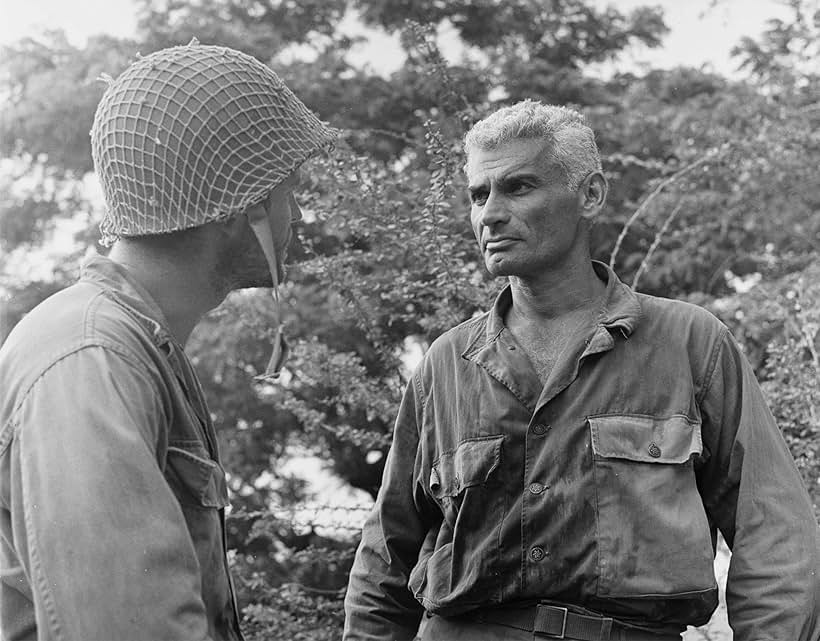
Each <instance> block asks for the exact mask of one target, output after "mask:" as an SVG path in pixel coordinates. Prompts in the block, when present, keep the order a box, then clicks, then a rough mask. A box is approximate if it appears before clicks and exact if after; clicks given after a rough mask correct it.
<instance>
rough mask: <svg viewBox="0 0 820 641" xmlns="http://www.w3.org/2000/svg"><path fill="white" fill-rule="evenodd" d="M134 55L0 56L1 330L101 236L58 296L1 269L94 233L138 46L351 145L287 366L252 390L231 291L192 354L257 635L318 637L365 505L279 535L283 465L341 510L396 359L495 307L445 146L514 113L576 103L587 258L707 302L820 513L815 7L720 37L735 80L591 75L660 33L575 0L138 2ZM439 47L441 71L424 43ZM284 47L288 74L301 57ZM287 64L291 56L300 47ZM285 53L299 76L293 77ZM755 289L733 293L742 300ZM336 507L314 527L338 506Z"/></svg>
mask: <svg viewBox="0 0 820 641" xmlns="http://www.w3.org/2000/svg"><path fill="white" fill-rule="evenodd" d="M135 1H136V2H137V6H138V12H139V27H138V33H137V36H136V38H135V39H134V40H117V39H113V38H109V37H95V38H92V39H90V40H89V41H88V43H87V44H86V45H85V46H83V47H78V46H75V45H71V44H69V43H68V42H67V41H66V39H65V37H64V36H63V35H61V34H59V33H50V34H45V35H44V36H43V37H42V38H37V39H27V40H24V41H21V42H20V43H17V44H16V45H14V46H12V47H9V48H7V49H6V50H5V51H4V55H3V56H2V59H1V61H0V73H1V74H2V75H1V76H0V82H1V83H2V84H1V85H0V86H2V94H3V96H4V98H5V99H6V104H7V105H8V108H7V109H5V110H4V113H3V116H2V118H0V150H2V152H3V154H4V156H5V158H6V160H5V164H4V167H6V168H7V169H8V172H7V173H9V174H10V175H11V176H12V179H6V180H5V182H2V183H0V190H2V194H3V196H4V197H3V198H2V202H0V241H1V242H2V249H3V254H2V255H0V266H2V267H3V271H2V281H0V288H2V296H3V297H4V301H5V304H4V305H3V314H2V323H0V330H2V336H0V337H4V336H5V335H6V333H7V332H8V331H9V329H10V328H11V326H12V325H13V324H14V322H16V320H18V319H19V318H20V317H21V316H22V315H23V314H24V313H25V312H26V311H27V310H28V309H30V308H31V307H33V306H34V305H35V304H36V303H37V302H39V300H42V298H44V297H45V296H46V295H48V294H50V293H51V292H53V291H54V290H55V289H57V288H58V287H60V286H62V285H64V284H66V283H67V282H70V281H71V280H72V279H73V278H74V275H75V273H76V266H77V262H78V260H79V256H80V255H82V253H83V252H84V251H85V249H86V248H87V247H90V246H91V245H93V244H94V242H95V241H96V239H97V237H98V236H97V232H96V231H95V230H94V228H93V227H90V226H89V228H88V230H85V231H83V232H81V233H80V234H79V235H78V236H77V238H76V239H75V241H76V242H75V243H74V245H73V246H72V247H71V248H70V249H69V250H67V251H66V255H65V257H64V259H63V261H62V262H61V263H60V265H59V266H58V268H57V269H55V271H54V274H53V277H52V278H51V279H50V280H48V281H45V282H39V280H38V279H35V278H33V277H31V276H29V275H28V274H26V273H25V272H23V273H20V271H19V270H16V271H15V270H12V269H11V267H12V260H11V257H12V256H15V255H16V256H18V257H19V255H20V254H21V252H22V253H31V252H33V251H35V250H37V249H38V248H40V247H42V246H44V245H47V244H49V243H53V242H54V233H55V230H58V229H59V224H58V223H59V221H60V220H67V219H71V218H76V217H77V216H79V217H80V218H81V219H82V216H86V215H88V214H89V213H90V212H93V213H96V214H97V215H98V214H99V209H100V207H101V205H100V203H99V202H97V201H95V200H94V199H93V198H92V197H91V196H89V195H88V193H87V191H86V190H84V189H82V188H81V187H82V184H81V183H80V182H79V181H80V180H82V179H83V178H84V176H85V174H87V172H89V171H90V170H91V161H90V150H89V145H88V130H89V128H90V125H91V120H92V117H93V111H94V107H95V105H96V102H97V100H98V99H99V97H100V95H101V93H102V90H103V85H102V84H100V83H99V82H97V81H96V78H98V77H99V76H100V75H101V74H105V73H107V74H110V75H116V74H117V73H119V72H120V71H121V70H122V69H124V68H125V66H126V65H127V64H128V62H129V61H130V60H131V59H133V57H134V56H135V55H136V54H137V52H142V53H143V54H145V53H148V52H150V51H153V50H155V49H157V48H161V47H164V46H169V45H177V44H185V43H187V42H188V41H189V40H190V39H191V37H193V36H196V37H197V38H198V39H199V40H200V41H201V42H203V43H207V44H220V45H226V46H232V47H236V48H239V49H242V50H245V51H247V52H249V53H251V54H252V55H254V56H256V57H258V58H259V59H260V60H263V61H265V62H269V63H270V64H272V65H273V66H274V68H275V69H276V70H277V72H279V73H280V74H281V75H282V76H283V77H284V78H285V79H286V81H287V82H288V84H289V85H290V86H291V87H292V88H293V89H294V91H295V92H296V93H297V94H298V95H299V96H300V97H302V98H303V99H304V100H305V102H306V103H307V104H308V105H309V106H310V107H311V108H312V109H314V110H316V111H317V112H318V113H319V114H320V115H321V116H322V117H323V118H324V119H326V120H329V121H331V123H332V124H333V125H335V126H337V127H341V128H343V129H344V131H345V133H344V139H343V141H342V142H341V143H340V144H339V146H338V147H337V149H336V151H335V152H334V153H333V154H332V155H331V156H329V157H327V158H320V159H317V160H316V161H314V162H313V163H312V164H311V165H310V167H309V168H308V169H309V173H310V177H309V180H308V181H307V184H306V185H305V186H304V188H303V193H301V194H300V202H301V203H302V204H303V209H304V210H305V211H306V214H307V215H306V220H305V222H303V223H302V224H301V225H300V227H299V229H298V234H297V235H298V238H297V241H296V242H295V244H294V247H293V248H292V251H291V254H292V256H293V259H292V260H293V263H294V264H293V265H292V267H291V269H290V274H289V282H288V284H287V286H286V287H285V288H284V291H283V294H284V300H285V303H286V308H285V318H286V323H287V328H288V329H287V333H288V336H289V339H290V342H291V345H292V357H291V359H290V361H289V362H288V364H287V369H286V372H285V374H284V376H283V377H282V379H281V380H280V381H268V380H260V379H259V378H258V376H259V374H261V373H262V372H263V371H264V367H265V365H266V363H267V358H268V356H269V353H270V352H269V350H270V339H271V336H270V332H271V330H270V317H271V312H272V304H273V302H272V300H271V298H270V295H269V292H265V291H243V292H236V293H235V294H233V295H231V296H230V297H229V299H228V301H226V303H225V304H223V305H222V306H221V307H220V308H219V309H218V310H216V311H215V312H214V313H213V314H211V315H210V316H209V317H208V318H207V319H206V320H205V321H204V322H203V323H202V324H201V325H200V326H199V327H198V329H197V330H196V332H195V333H194V335H193V336H192V338H191V340H190V342H189V345H188V350H189V352H190V353H191V354H192V355H193V358H194V361H195V365H196V367H197V369H198V371H199V373H200V376H201V378H202V381H203V385H204V387H205V393H206V395H207V397H208V398H209V400H210V404H211V409H212V412H213V415H214V420H215V423H216V425H217V428H218V431H219V434H220V439H221V441H222V451H223V453H224V456H225V459H226V460H225V466H226V468H227V469H228V470H229V471H230V479H229V485H230V488H231V491H232V493H233V504H234V512H233V515H232V517H231V519H230V521H229V544H230V547H231V548H232V549H233V550H234V552H233V556H232V561H233V564H234V568H235V571H236V573H237V575H238V581H237V583H238V588H239V593H240V601H241V604H242V606H243V608H244V612H245V616H246V625H247V627H248V630H249V632H250V638H252V639H277V638H281V639H302V638H303V639H317V640H319V639H325V638H328V639H329V638H336V637H338V634H339V626H340V625H341V597H342V596H343V591H344V586H345V583H346V574H347V571H348V570H349V566H350V562H351V559H352V549H353V546H354V545H355V542H356V539H355V532H356V528H357V526H358V524H359V523H360V522H361V514H362V511H361V510H353V511H348V512H346V511H344V510H343V509H341V507H342V506H338V505H336V506H333V507H334V509H335V510H336V511H337V512H338V514H340V515H341V517H340V518H339V519H338V521H339V522H338V523H337V524H336V525H338V526H340V527H338V528H336V530H335V531H334V530H333V528H323V527H321V526H320V525H319V524H318V522H313V521H312V519H313V517H310V516H309V517H307V520H305V518H303V517H297V516H296V514H297V511H298V509H299V506H300V505H302V504H303V502H304V501H305V500H307V499H311V498H312V499H313V500H314V501H315V502H318V503H319V504H323V505H331V504H332V503H333V502H334V498H333V497H332V496H311V493H312V492H313V490H312V489H311V487H310V485H309V484H308V483H306V482H305V481H304V480H301V479H300V478H299V477H298V476H294V475H293V474H291V473H290V472H288V469H289V468H288V463H289V461H292V460H293V457H294V456H295V453H300V454H308V455H313V456H315V457H319V458H320V459H321V460H322V461H324V462H325V466H326V469H327V470H328V472H330V473H332V474H333V475H334V477H336V478H339V479H341V481H342V482H344V483H345V484H346V485H347V486H348V487H350V488H356V489H358V490H360V491H361V492H362V493H363V494H361V496H368V495H369V496H370V497H371V498H372V497H374V496H375V494H376V492H377V491H378V486H379V481H380V477H381V472H382V468H383V465H384V459H385V454H386V452H387V448H388V444H389V438H390V434H391V430H392V422H393V418H394V415H395V411H396V408H397V404H398V402H399V399H400V396H401V392H402V388H403V386H404V384H405V382H406V380H407V376H408V372H409V368H410V367H412V363H409V362H408V357H409V355H411V354H412V353H414V350H415V351H418V350H423V349H425V348H426V347H427V346H428V345H429V344H430V342H431V341H432V340H434V339H435V338H436V337H437V336H438V335H439V334H440V333H441V332H443V331H445V330H446V329H448V328H449V327H451V326H453V325H454V324H456V323H458V322H460V321H462V320H464V319H466V318H469V317H470V316H471V315H473V314H474V313H476V312H477V311H478V310H482V309H484V308H486V306H487V305H488V303H489V301H491V300H492V298H493V297H494V295H495V293H496V292H497V290H498V289H499V286H500V284H499V283H495V282H492V281H491V280H490V279H489V278H488V276H487V274H486V273H485V272H484V270H483V267H482V265H481V262H480V260H479V256H478V254H477V252H476V251H475V248H474V240H473V238H472V233H471V231H470V228H469V224H468V211H469V207H468V203H467V200H466V197H465V195H464V180H463V177H462V169H461V168H462V166H463V163H464V158H463V155H462V151H461V138H462V136H463V134H464V132H465V131H466V129H467V128H468V127H469V126H470V124H471V123H473V122H475V121H476V120H477V119H478V118H481V117H482V116H484V115H486V114H488V113H490V112H491V111H493V110H495V109H496V108H497V107H498V106H500V105H501V104H506V103H508V102H511V101H515V100H518V99H520V98H523V97H531V98H536V99H540V100H542V101H545V102H559V103H570V104H572V105H575V106H576V107H578V108H580V109H582V110H583V111H584V112H585V113H586V114H587V115H588V117H589V119H590V121H591V123H592V125H593V127H594V128H595V129H596V131H597V132H598V142H599V145H600V148H601V151H602V154H603V156H604V165H605V170H606V172H607V174H608V176H609V179H610V183H611V191H610V198H609V202H608V205H607V209H606V213H605V214H604V216H603V217H602V218H603V219H602V220H601V222H600V223H599V224H598V225H597V227H596V228H595V230H594V238H593V241H594V243H593V244H594V253H595V255H596V257H597V258H599V259H601V260H604V261H607V262H612V264H613V265H614V266H615V267H616V269H617V271H618V272H619V274H620V275H621V277H622V278H623V279H624V280H625V281H626V282H628V283H630V282H631V283H633V285H634V286H635V287H637V288H639V289H641V290H642V291H647V292H651V293H654V294H658V295H663V296H674V297H682V298H687V299H689V300H692V301H694V302H697V303H700V304H702V305H705V306H707V307H709V308H710V309H712V310H713V311H714V312H715V313H717V314H718V315H719V316H720V317H721V318H722V319H723V320H724V321H725V322H727V323H728V324H729V325H730V326H731V327H732V328H733V331H734V332H735V335H736V336H738V338H739V339H740V340H741V342H742V344H743V345H744V347H745V349H746V351H747V354H748V355H749V356H750V358H751V360H752V363H753V364H754V366H755V368H756V370H757V373H758V375H759V377H760V379H761V381H762V382H763V385H764V387H765V390H766V392H767V395H768V397H769V400H770V403H771V406H772V409H773V411H774V413H775V415H776V416H777V418H778V420H779V421H780V425H781V426H782V428H783V430H784V434H785V435H786V438H787V441H788V443H789V446H790V447H791V449H792V452H793V454H794V455H795V457H796V460H797V461H798V465H799V466H800V468H801V472H802V473H803V475H804V479H805V481H806V483H807V486H808V487H809V489H810V491H811V492H812V495H813V497H814V498H815V500H817V497H818V496H820V463H819V462H818V456H817V446H816V442H817V432H818V429H820V419H818V411H820V398H818V389H820V386H818V383H820V380H818V375H819V374H820V362H819V361H818V357H817V354H818V350H820V339H819V338H818V327H820V318H819V317H818V311H817V310H818V309H820V292H819V291H818V289H817V285H816V283H817V282H818V276H819V275H820V274H818V272H817V268H816V267H815V266H814V264H813V258H814V256H815V252H816V250H817V248H818V241H819V240H820V206H819V205H820V202H818V200H820V195H818V191H817V188H816V176H815V173H816V167H817V165H818V164H820V137H818V133H817V132H818V131H820V126H819V125H820V122H818V120H820V108H819V107H818V103H817V98H816V97H817V95H818V94H819V93H820V92H818V76H817V74H816V71H815V69H814V68H813V67H812V66H811V65H809V64H805V61H806V60H807V59H808V56H809V55H810V54H811V52H813V51H816V48H817V43H818V33H817V30H816V27H813V26H811V21H810V20H808V18H807V16H808V13H809V10H810V8H811V7H812V6H813V5H812V3H811V2H806V1H805V0H804V1H803V2H800V1H799V0H790V3H791V4H790V6H791V8H792V15H793V18H792V20H791V21H788V20H780V21H772V22H771V23H770V24H769V25H768V28H767V31H766V32H765V33H763V34H761V36H760V38H758V39H746V40H744V41H742V42H741V43H739V44H738V46H737V48H736V55H737V56H738V60H739V62H740V64H741V67H742V68H744V69H746V70H747V76H746V78H745V79H743V80H730V79H728V78H725V77H722V76H719V75H716V74H713V73H708V72H704V71H702V70H697V69H692V68H684V67H681V68H676V69H670V70H659V69H656V70H651V71H648V72H646V73H643V74H640V75H638V74H635V73H630V72H619V73H615V74H614V75H611V76H610V77H605V78H604V77H600V76H596V75H593V74H592V73H591V71H590V70H591V68H592V67H591V65H593V64H594V63H599V62H601V61H616V62H617V60H618V59H619V56H620V55H622V54H623V53H624V52H625V51H626V50H627V49H628V48H629V47H630V46H632V45H634V44H642V45H645V46H650V47H651V46H655V45H657V44H658V43H660V41H661V39H662V37H663V36H664V34H665V33H666V31H667V28H666V26H665V24H664V22H663V16H662V14H661V12H660V10H659V9H657V8H648V7H644V8H639V9H636V10H634V11H633V12H631V13H630V14H623V13H621V12H619V11H617V10H616V9H613V8H611V7H610V8H606V9H600V8H596V7H597V5H595V4H593V3H592V2H588V1H585V0H552V1H551V2H537V1H535V0H516V1H514V2H505V3H499V2H496V1H495V0H480V1H476V0H471V1H470V2H466V1H456V2H438V1H434V0H419V1H417V2H412V3H408V2H397V1H395V0H351V1H350V2H346V1H343V0H333V1H332V2H325V1H321V2H320V1H311V2H298V3H297V2H292V1H290V0H266V1H262V0H219V1H217V2H204V1H203V2H179V1H177V0H165V1H156V0H135ZM351 12H352V14H353V15H358V16H359V18H360V19H361V20H362V21H363V22H364V23H366V24H367V25H369V26H370V27H371V28H373V29H377V30H382V31H386V32H390V33H393V32H399V33H400V43H401V47H402V48H403V53H404V55H405V61H404V64H403V65H402V66H401V68H399V69H398V70H397V71H395V72H393V73H392V74H390V75H387V76H381V75H378V74H376V73H374V72H373V71H372V70H371V69H369V68H358V67H355V66H354V65H352V64H351V62H350V52H351V49H352V47H353V46H354V44H355V43H354V42H353V41H352V40H351V39H350V38H348V37H346V36H344V35H341V33H340V23H342V21H343V20H345V19H349V17H350V15H351ZM443 28H448V29H450V30H451V31H452V32H453V33H455V34H457V36H458V38H459V39H460V42H461V46H462V49H463V55H462V56H461V57H460V59H459V60H457V61H450V60H446V59H445V58H444V57H443V56H442V54H441V52H440V51H439V48H438V45H437V40H436V34H437V33H438V32H440V31H441V30H442V29H443ZM297 45H298V46H299V50H300V51H301V53H302V55H303V58H300V57H299V56H294V50H295V47H296V46H297ZM305 49H307V52H306V51H305ZM305 57H306V58H307V59H305ZM755 282H757V283H758V284H757V286H755V287H752V288H751V289H749V290H748V291H746V286H747V285H748V284H750V283H755ZM335 513H336V512H334V514H335Z"/></svg>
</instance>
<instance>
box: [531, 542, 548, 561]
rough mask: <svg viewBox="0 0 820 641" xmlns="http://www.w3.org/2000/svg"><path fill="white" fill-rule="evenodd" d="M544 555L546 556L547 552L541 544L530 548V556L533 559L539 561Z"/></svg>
mask: <svg viewBox="0 0 820 641" xmlns="http://www.w3.org/2000/svg"><path fill="white" fill-rule="evenodd" d="M545 556H547V553H546V552H545V551H544V548H542V547H541V546H538V545H536V546H535V547H534V548H532V549H531V550H530V558H531V559H532V560H533V561H540V560H541V559H543V558H544V557H545Z"/></svg>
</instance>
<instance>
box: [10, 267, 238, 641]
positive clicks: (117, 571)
mask: <svg viewBox="0 0 820 641" xmlns="http://www.w3.org/2000/svg"><path fill="white" fill-rule="evenodd" d="M227 505H228V493H227V487H226V483H225V473H224V471H223V469H222V467H221V464H220V461H219V452H218V449H217V441H216V434H215V432H214V428H213V425H212V423H211V419H210V415H209V413H208V410H207V408H206V405H205V402H204V400H203V397H202V391H201V388H200V385H199V382H198V380H197V377H196V374H195V373H194V370H193V368H192V367H191V364H190V362H189V361H188V358H187V356H186V355H185V353H184V352H183V350H182V347H181V346H180V345H179V344H178V343H177V342H176V341H175V340H174V338H173V337H172V336H171V334H170V332H169V330H168V327H167V323H166V322H165V320H164V317H163V314H162V312H161V311H160V309H159V307H158V306H157V305H156V303H155V302H154V301H153V300H152V298H151V296H150V295H149V294H148V292H146V291H145V290H144V289H143V288H142V287H141V286H140V285H139V283H137V282H136V280H135V279H133V277H131V276H130V275H129V274H128V272H127V271H126V270H125V269H124V268H123V267H121V266H119V265H117V264H116V263H114V262H112V261H110V260H108V259H107V258H104V257H101V256H99V257H94V258H92V259H90V260H88V261H87V262H86V263H85V264H84V266H83V268H82V274H81V278H80V281H79V282H78V283H77V284H75V285H73V286H71V287H69V288H67V289H65V290H63V291H62V292H59V293H57V294H55V295H54V296H52V297H50V298H49V299H47V300H46V301H44V302H43V303H42V304H40V305H39V306H38V307H37V308H35V309H34V310H33V311H32V312H30V313H29V314H28V315H27V317H26V318H24V319H23V320H22V321H21V322H20V323H19V324H18V326H17V327H16V328H15V329H14V330H13V331H12V333H11V334H10V335H9V337H8V339H7V340H6V341H5V343H4V344H3V347H2V349H1V350H0V631H2V634H0V636H2V638H3V639H5V640H6V641H33V640H35V639H36V640H37V641H74V640H76V641H91V640H103V639H105V640H114V639H117V640H137V639H151V640H152V641H161V640H167V641H185V640H188V639H190V640H191V641H193V640H196V641H202V640H205V639H207V640H213V641H217V640H219V641H237V640H239V639H241V633H240V631H239V626H238V616H237V611H236V605H235V602H234V597H233V588H232V584H231V579H230V575H229V571H228V563H227V557H226V547H225V527H224V509H225V507H226V506H227Z"/></svg>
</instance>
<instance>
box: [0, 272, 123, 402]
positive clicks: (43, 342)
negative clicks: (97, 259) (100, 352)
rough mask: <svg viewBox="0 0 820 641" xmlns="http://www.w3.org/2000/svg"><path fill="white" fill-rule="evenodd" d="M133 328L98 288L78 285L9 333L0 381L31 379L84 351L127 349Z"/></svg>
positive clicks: (0, 357)
mask: <svg viewBox="0 0 820 641" xmlns="http://www.w3.org/2000/svg"><path fill="white" fill-rule="evenodd" d="M138 331H139V327H138V325H137V323H136V322H135V321H134V320H132V319H131V318H130V317H129V316H128V314H127V312H126V311H125V310H124V309H123V308H122V307H121V306H120V305H118V304H117V303H116V302H115V301H114V300H113V299H112V298H111V297H110V296H108V295H106V292H105V290H104V289H103V288H101V287H99V286H97V285H95V284H93V283H89V282H86V281H79V282H77V283H75V284H73V285H71V286H69V287H66V288H65V289H63V290H60V291H59V292H56V293H55V294H52V295H51V296H49V297H48V298H46V299H45V300H44V301H42V302H41V303H40V304H39V305H37V306H36V307H35V308H34V309H32V310H31V311H30V312H29V313H28V314H26V315H25V316H24V317H23V318H22V319H21V320H20V322H19V323H17V325H16V326H15V327H14V328H13V329H12V331H11V332H10V333H9V335H8V337H7V338H6V340H5V341H4V343H3V345H2V347H0V380H2V381H3V384H9V385H11V384H12V383H11V382H12V381H13V382H15V383H18V384H19V383H23V384H24V386H25V381H26V380H34V379H36V378H37V377H39V376H41V375H42V374H43V372H45V371H46V370H48V369H49V368H50V367H51V366H52V365H53V364H54V363H56V362H57V361H59V360H60V359H62V358H65V357H66V356H68V355H69V354H73V353H75V352H78V351H80V350H83V349H84V348H88V347H103V348H105V347H112V348H114V349H115V350H116V349H117V348H118V347H119V346H123V345H126V344H128V342H129V335H133V336H136V332H138Z"/></svg>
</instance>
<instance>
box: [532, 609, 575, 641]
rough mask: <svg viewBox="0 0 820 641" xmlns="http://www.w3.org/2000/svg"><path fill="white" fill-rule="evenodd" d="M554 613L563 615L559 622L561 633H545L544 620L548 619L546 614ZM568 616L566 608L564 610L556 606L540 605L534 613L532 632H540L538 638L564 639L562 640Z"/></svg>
mask: <svg viewBox="0 0 820 641" xmlns="http://www.w3.org/2000/svg"><path fill="white" fill-rule="evenodd" d="M542 608H543V609H542ZM556 611H559V612H561V614H562V615H563V618H562V620H561V632H551V631H550V632H546V630H545V627H546V626H545V625H544V624H545V623H546V620H547V617H548V614H547V612H553V613H555V612H556ZM568 615H569V609H567V608H564V607H561V606H558V605H546V604H541V605H539V606H538V609H537V610H536V613H535V618H536V621H535V626H534V627H535V630H534V631H538V632H540V634H539V635H538V636H543V637H547V638H549V639H564V638H566V637H565V636H564V635H565V634H566V632H567V616H568ZM539 619H540V621H539ZM542 621H543V623H542ZM542 630H544V631H543V632H542Z"/></svg>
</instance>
